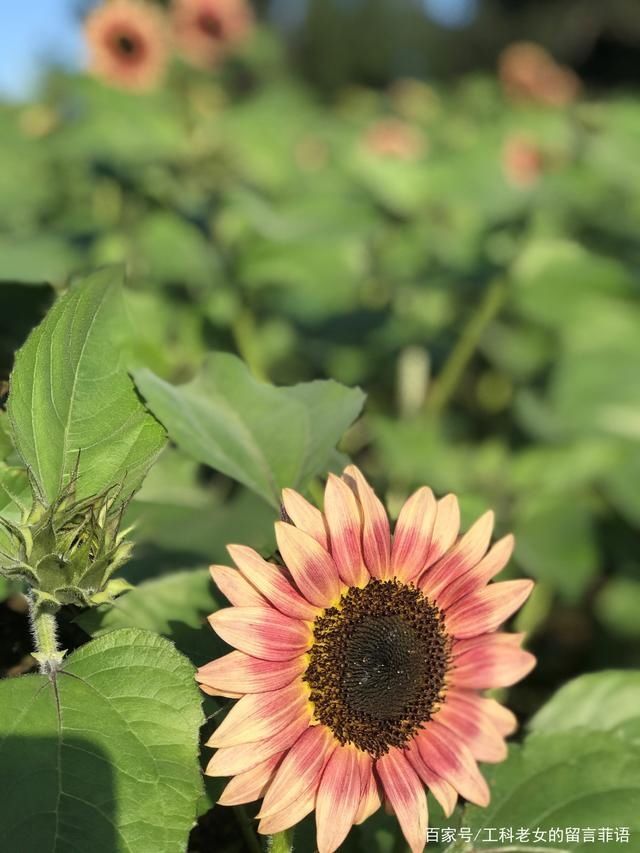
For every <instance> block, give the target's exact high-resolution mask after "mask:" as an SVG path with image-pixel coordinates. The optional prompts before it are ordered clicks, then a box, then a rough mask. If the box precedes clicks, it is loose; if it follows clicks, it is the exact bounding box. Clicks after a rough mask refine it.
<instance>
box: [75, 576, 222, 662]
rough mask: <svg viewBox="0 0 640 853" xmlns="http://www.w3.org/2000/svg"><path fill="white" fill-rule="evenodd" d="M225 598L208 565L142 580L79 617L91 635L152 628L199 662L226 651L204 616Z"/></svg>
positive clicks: (217, 606) (78, 621) (79, 621)
mask: <svg viewBox="0 0 640 853" xmlns="http://www.w3.org/2000/svg"><path fill="white" fill-rule="evenodd" d="M222 601H224V599H222V598H221V597H219V598H216V597H215V596H214V594H213V582H212V581H211V576H210V574H209V571H208V570H207V569H193V570H191V571H188V572H174V573H172V574H168V575H163V576H162V577H161V578H155V579H154V580H149V581H146V582H144V583H141V584H139V585H138V586H137V587H135V588H134V589H132V590H131V591H130V592H127V593H125V594H124V595H121V596H120V597H119V598H117V599H116V600H115V601H114V602H113V604H105V605H102V606H101V607H98V608H93V609H91V610H85V612H84V613H81V614H80V616H78V618H77V619H76V620H75V621H76V622H77V623H78V624H79V625H80V627H81V628H83V629H84V630H85V631H86V632H87V633H88V634H91V636H92V637H100V636H102V634H106V633H107V632H108V631H113V630H115V629H116V628H144V629H146V630H149V631H154V632H156V633H158V634H162V635H163V636H165V637H168V638H169V639H170V640H172V641H173V642H174V643H175V645H176V647H177V648H178V649H179V651H181V652H182V653H183V654H185V655H187V656H188V657H189V658H190V659H191V661H192V662H193V663H194V664H195V665H196V666H200V665H201V664H203V663H206V662H207V661H209V660H212V659H213V658H215V657H217V656H218V655H219V654H222V653H223V647H222V644H221V643H220V641H218V640H217V639H216V636H215V634H214V632H213V631H212V630H211V628H210V626H209V625H208V623H207V621H206V620H207V616H209V614H211V613H213V612H214V611H216V610H217V609H218V608H219V607H220V606H221V602H222Z"/></svg>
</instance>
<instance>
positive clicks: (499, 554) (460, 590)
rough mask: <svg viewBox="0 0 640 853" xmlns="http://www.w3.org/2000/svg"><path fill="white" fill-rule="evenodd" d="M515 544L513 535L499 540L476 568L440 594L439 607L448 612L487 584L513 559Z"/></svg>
mask: <svg viewBox="0 0 640 853" xmlns="http://www.w3.org/2000/svg"><path fill="white" fill-rule="evenodd" d="M514 542H515V540H514V538H513V536H512V535H511V534H509V535H508V536H504V537H503V538H502V539H500V540H498V542H496V543H495V545H494V546H493V547H492V548H491V549H490V550H489V551H488V552H487V554H486V556H485V557H483V558H482V560H480V562H479V563H478V564H477V565H476V566H474V567H473V568H472V569H470V570H469V571H468V572H466V573H465V574H464V575H462V576H461V577H459V578H457V579H456V580H455V581H453V583H451V584H448V585H447V586H446V587H445V588H444V589H443V590H442V591H441V592H439V593H438V606H439V607H441V608H442V609H443V610H447V609H448V608H449V607H451V605H452V604H455V602H456V601H458V600H459V599H461V598H462V597H463V596H465V595H469V594H470V593H472V592H475V591H476V590H478V589H480V588H481V587H483V586H484V585H485V584H487V583H488V582H489V581H490V580H491V579H492V578H493V577H495V576H496V575H497V574H498V573H499V572H501V571H502V569H504V567H505V566H506V565H507V563H508V562H509V560H510V559H511V554H512V553H513V546H514Z"/></svg>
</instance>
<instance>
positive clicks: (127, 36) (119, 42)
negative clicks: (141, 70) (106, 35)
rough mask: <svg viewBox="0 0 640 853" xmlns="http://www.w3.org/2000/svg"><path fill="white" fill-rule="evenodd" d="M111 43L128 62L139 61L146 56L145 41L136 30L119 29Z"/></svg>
mask: <svg viewBox="0 0 640 853" xmlns="http://www.w3.org/2000/svg"><path fill="white" fill-rule="evenodd" d="M111 43H112V45H113V49H114V50H115V51H116V52H117V54H118V56H119V57H120V58H121V59H123V60H125V61H127V62H130V63H135V62H139V61H140V60H141V59H142V58H143V57H144V53H145V47H144V42H143V40H142V39H141V38H140V36H139V35H138V34H137V33H135V32H123V31H118V32H116V33H115V34H114V35H113V36H112V41H111Z"/></svg>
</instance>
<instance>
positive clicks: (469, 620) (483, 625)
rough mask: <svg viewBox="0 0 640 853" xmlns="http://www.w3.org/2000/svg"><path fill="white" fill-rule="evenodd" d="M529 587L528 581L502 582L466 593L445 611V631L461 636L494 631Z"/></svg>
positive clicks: (523, 596) (531, 587)
mask: <svg viewBox="0 0 640 853" xmlns="http://www.w3.org/2000/svg"><path fill="white" fill-rule="evenodd" d="M532 589H533V581H530V580H517V581H503V582H502V583H493V584H489V586H486V587H483V588H482V589H480V590H478V591H477V592H472V593H471V595H466V596H465V597H464V598H461V599H460V600H459V601H457V602H456V603H455V604H454V605H453V607H451V608H450V609H449V610H447V613H446V616H445V624H446V628H447V632H448V633H449V634H451V635H453V636H454V637H460V638H464V637H475V636H477V635H478V634H487V633H489V632H490V631H495V630H496V628H497V627H498V626H499V625H501V624H502V623H503V622H504V621H505V620H506V619H508V618H509V616H511V615H512V614H513V613H515V611H516V610H518V608H519V607H521V606H522V604H524V602H525V601H526V600H527V598H528V597H529V595H530V594H531V590H532Z"/></svg>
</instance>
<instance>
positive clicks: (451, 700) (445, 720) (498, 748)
mask: <svg viewBox="0 0 640 853" xmlns="http://www.w3.org/2000/svg"><path fill="white" fill-rule="evenodd" d="M437 720H438V722H439V723H440V724H441V725H443V726H446V727H447V728H448V729H449V731H451V732H452V734H453V735H454V736H455V737H456V738H458V739H460V740H461V741H463V743H465V744H466V745H467V746H468V747H469V749H470V750H471V754H472V755H473V757H474V758H475V759H476V761H489V762H492V763H496V762H498V761H504V759H505V758H506V757H507V744H506V743H505V741H504V738H503V737H502V735H501V734H500V732H499V731H498V730H497V729H496V727H495V726H494V725H493V723H492V722H491V721H490V720H489V719H488V718H487V717H486V716H484V715H483V714H481V713H475V714H474V713H470V709H469V706H468V705H466V704H465V703H464V702H456V698H455V692H454V691H453V690H449V691H448V692H447V700H446V702H444V703H443V705H442V707H441V708H440V710H439V711H438V715H437Z"/></svg>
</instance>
